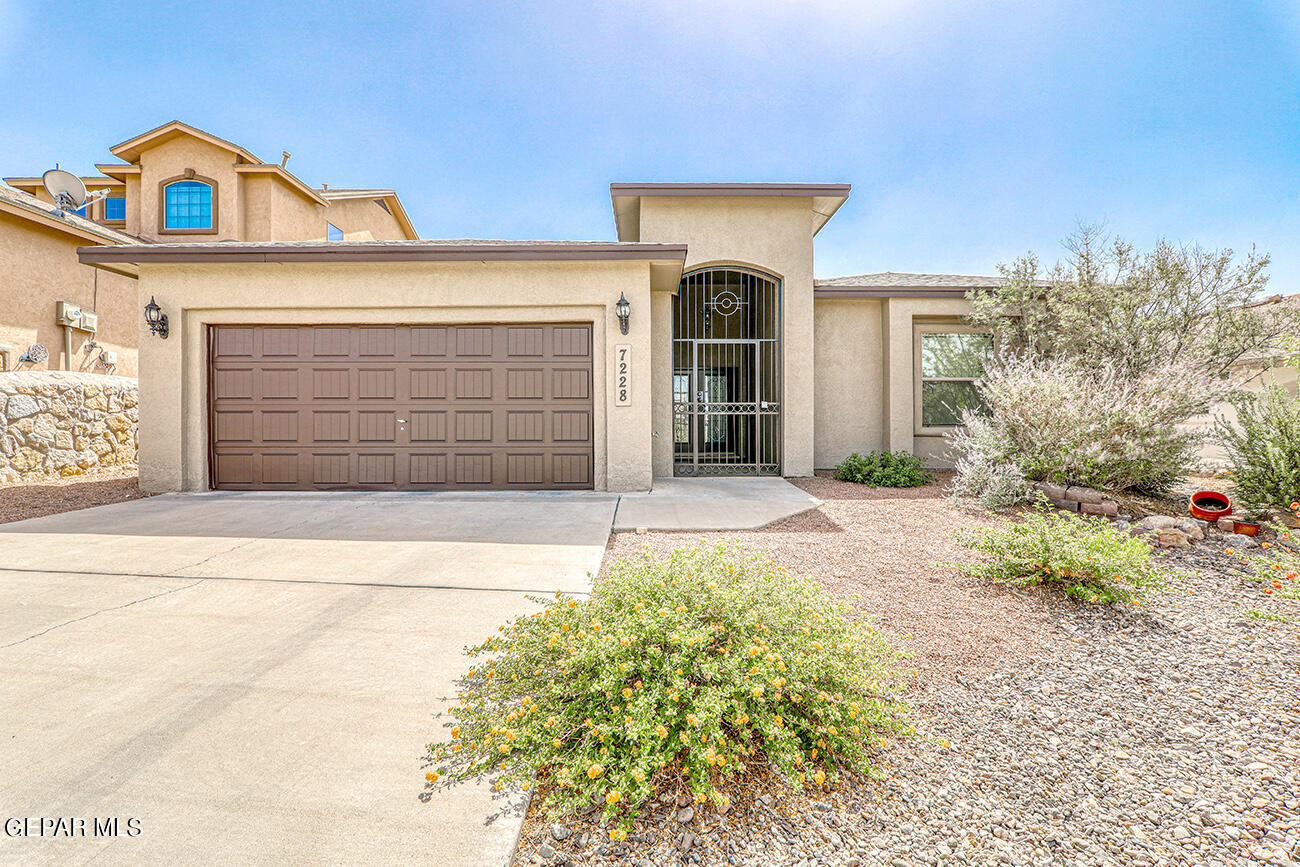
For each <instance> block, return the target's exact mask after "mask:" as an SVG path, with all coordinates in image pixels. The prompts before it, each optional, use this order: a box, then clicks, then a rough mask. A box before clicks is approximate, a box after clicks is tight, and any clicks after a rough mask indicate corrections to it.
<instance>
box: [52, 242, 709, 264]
mask: <svg viewBox="0 0 1300 867" xmlns="http://www.w3.org/2000/svg"><path fill="white" fill-rule="evenodd" d="M77 257H78V259H79V260H80V261H81V262H82V263H84V264H87V265H95V266H98V267H104V266H108V265H123V264H128V263H129V264H134V265H145V264H164V263H167V264H170V263H181V262H184V263H243V262H283V263H295V262H296V263H314V262H580V261H618V260H623V261H629V260H630V261H646V262H651V263H655V262H668V263H674V264H677V265H679V266H680V264H682V263H684V262H685V260H686V247H685V245H682V244H637V245H628V244H607V243H593V244H563V245H560V244H557V245H554V246H547V245H541V244H513V245H512V244H500V245H491V246H485V245H476V244H464V245H450V244H438V245H434V244H429V245H420V244H413V245H403V246H393V245H391V244H384V243H382V242H381V243H378V244H374V245H368V244H366V243H364V242H361V243H357V244H339V243H337V242H335V243H328V242H326V243H312V244H295V245H292V246H290V245H286V246H284V247H274V246H266V245H262V246H255V245H241V244H225V243H219V244H195V245H168V244H135V245H124V246H115V247H81V248H78V250H77Z"/></svg>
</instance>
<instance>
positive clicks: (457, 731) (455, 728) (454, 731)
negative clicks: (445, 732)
mask: <svg viewBox="0 0 1300 867" xmlns="http://www.w3.org/2000/svg"><path fill="white" fill-rule="evenodd" d="M451 736H452V737H453V738H458V737H460V726H452V727H451Z"/></svg>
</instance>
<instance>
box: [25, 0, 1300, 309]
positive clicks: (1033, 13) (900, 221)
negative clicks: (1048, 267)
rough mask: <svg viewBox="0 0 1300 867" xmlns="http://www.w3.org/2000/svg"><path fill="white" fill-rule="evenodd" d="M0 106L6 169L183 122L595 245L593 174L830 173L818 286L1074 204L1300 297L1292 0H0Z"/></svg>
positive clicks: (429, 223)
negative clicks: (1238, 253) (1228, 257)
mask: <svg viewBox="0 0 1300 867" xmlns="http://www.w3.org/2000/svg"><path fill="white" fill-rule="evenodd" d="M864 7H865V8H864ZM0 94H3V99H2V101H0V105H3V110H2V111H0V156H3V160H0V173H2V174H4V175H28V174H39V173H40V172H41V171H42V170H43V169H45V168H48V167H50V166H51V165H52V164H53V163H54V162H55V161H56V160H57V161H60V162H61V163H62V164H63V165H64V167H65V168H70V169H73V170H80V171H87V172H88V171H90V170H91V166H92V163H94V162H96V161H98V162H105V161H109V159H110V157H109V154H108V152H107V149H108V147H109V146H110V145H112V144H115V143H117V142H119V141H122V140H123V139H126V138H128V137H130V136H132V135H134V134H136V133H138V132H142V131H144V130H146V129H149V128H151V127H154V126H157V125H158V124H160V123H163V122H165V121H167V120H171V119H173V118H179V119H181V120H185V121H187V122H189V123H192V124H195V125H197V126H200V127H202V128H204V129H207V130H209V131H210V132H212V133H215V134H217V135H220V136H222V137H224V138H228V139H232V140H234V141H236V142H239V143H240V144H243V145H244V146H245V147H247V148H249V149H250V150H252V151H253V152H254V153H256V154H258V155H259V156H261V157H263V158H264V159H267V160H275V159H278V156H279V153H280V151H281V150H289V151H292V152H293V154H294V156H293V160H292V162H291V164H290V168H291V169H292V170H293V171H294V172H295V173H297V174H298V175H299V176H300V177H301V178H303V179H304V180H305V181H307V182H308V183H311V184H313V185H319V184H320V183H321V182H325V183H329V184H330V185H331V186H336V187H347V186H385V187H388V186H391V187H395V188H396V189H397V190H398V191H399V193H400V194H401V196H402V199H403V201H404V203H405V204H406V207H407V209H408V210H409V211H410V213H411V216H412V218H413V219H414V221H415V224H416V227H417V228H418V229H419V230H420V232H421V234H423V235H424V236H426V237H433V238H442V237H487V238H578V239H588V238H594V239H602V238H612V237H613V234H614V228H613V219H612V217H611V215H610V205H609V195H608V186H607V185H608V183H609V182H610V181H613V180H621V181H666V180H680V181H723V180H728V181H848V182H851V183H852V184H853V185H854V190H853V195H852V197H851V198H850V199H849V201H848V203H846V204H845V206H844V208H843V209H841V211H840V213H839V214H838V215H837V216H836V218H835V219H834V220H832V221H831V223H830V224H829V225H828V226H827V227H826V228H825V229H824V230H823V231H822V233H821V234H820V235H819V236H818V242H817V243H818V247H817V272H818V276H823V277H830V276H837V275H842V274H852V273H860V272H867V271H883V270H897V271H945V272H958V273H992V272H993V269H994V268H995V266H996V264H997V263H998V262H1000V261H1009V260H1010V259H1011V258H1013V257H1015V256H1016V255H1019V254H1021V253H1023V252H1024V251H1026V250H1030V249H1033V250H1036V251H1038V252H1039V253H1040V254H1041V255H1042V256H1043V258H1045V259H1047V260H1055V259H1056V258H1058V257H1059V255H1060V253H1061V250H1060V246H1059V242H1060V239H1061V238H1062V237H1064V236H1065V235H1067V234H1068V233H1069V232H1070V231H1071V230H1072V229H1073V227H1074V226H1075V224H1076V222H1078V221H1080V220H1083V221H1105V222H1106V224H1107V226H1108V227H1109V229H1110V230H1111V231H1112V232H1114V233H1116V234H1120V235H1123V236H1125V237H1127V238H1129V239H1130V240H1133V241H1135V242H1136V243H1138V244H1139V245H1141V246H1147V245H1149V244H1150V243H1151V242H1152V241H1154V240H1155V239H1156V238H1157V237H1160V236H1164V237H1167V238H1169V239H1170V240H1174V241H1199V242H1201V243H1203V244H1205V245H1208V246H1213V247H1232V248H1234V249H1237V250H1245V249H1247V248H1248V247H1249V246H1250V245H1251V244H1252V243H1253V244H1255V245H1256V246H1257V247H1258V248H1259V249H1260V250H1261V251H1265V252H1269V253H1271V254H1272V256H1273V263H1274V265H1273V269H1272V271H1273V275H1274V282H1273V286H1274V289H1275V290H1277V291H1283V292H1294V291H1300V244H1298V243H1297V242H1298V241H1300V3H1296V2H1290V3H1272V2H1260V3H1232V2H1204V0H1182V2H1168V3H1161V2H1150V3H1143V2H1110V0H1092V2H1057V3H1053V2H1043V0H1038V2H1012V0H988V2H970V0H910V2H909V0H874V2H866V0H857V2H841V0H805V2H800V3H792V2H771V3H758V2H742V0H730V2H712V0H680V2H679V0H640V2H620V0H600V2H585V0H584V2H564V3H559V2H556V3H530V2H505V3H497V2H454V3H440V2H414V3H408V2H400V0H399V2H391V0H385V2H369V3H356V4H342V3H328V2H325V3H312V4H283V5H282V6H276V5H274V4H266V3H262V2H258V3H242V2H222V3H198V4H180V3H175V2H128V3H120V2H111V3H109V2H104V3H67V2H64V3H32V2H22V0H0Z"/></svg>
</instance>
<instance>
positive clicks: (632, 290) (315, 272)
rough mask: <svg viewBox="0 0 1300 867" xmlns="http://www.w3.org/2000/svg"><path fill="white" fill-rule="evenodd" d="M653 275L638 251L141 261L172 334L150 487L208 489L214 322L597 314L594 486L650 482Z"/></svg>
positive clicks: (164, 361)
mask: <svg viewBox="0 0 1300 867" xmlns="http://www.w3.org/2000/svg"><path fill="white" fill-rule="evenodd" d="M652 282H653V281H652V267H651V264H650V263H649V262H647V261H630V260H629V261H586V262H584V261H568V262H511V261H505V262H491V261H489V262H393V263H385V264H382V265H381V264H371V263H340V264H330V263H311V264H301V265H296V264H295V265H285V264H236V265H222V264H202V265H200V264H175V265H148V264H145V265H142V266H141V268H140V296H141V297H142V298H147V297H150V296H152V297H155V298H156V299H157V301H158V303H159V305H160V306H161V307H162V308H163V309H164V310H166V311H167V312H168V315H169V317H170V320H171V325H172V333H171V335H170V336H169V338H168V339H166V340H160V339H158V338H156V337H151V336H150V335H149V334H148V330H147V329H144V328H142V330H141V333H140V341H141V353H140V364H141V371H140V381H141V396H140V442H141V449H140V484H141V486H142V487H143V488H144V489H145V490H149V491H177V490H204V489H206V488H207V487H208V465H207V460H208V457H207V454H208V405H207V400H208V398H207V395H208V391H207V376H208V364H207V357H208V356H207V326H208V325H216V324H223V323H229V324H233V323H239V324H248V323H272V322H273V323H276V324H312V325H325V324H334V323H339V324H343V323H346V324H368V323H394V322H400V323H402V324H441V325H446V324H462V323H493V324H503V323H524V322H527V323H539V322H540V323H550V322H555V323H571V322H583V323H586V322H589V323H591V324H592V336H593V377H594V380H595V382H596V384H597V387H596V389H595V401H594V416H595V417H594V445H595V488H596V490H607V491H634V490H647V489H649V487H650V484H651V477H652V457H651V456H652V433H651V393H652V392H651V386H650V383H651V358H652V353H651V318H650V316H649V315H648V312H649V311H650V310H651V309H652V307H653V305H654V302H653V301H652V299H651V292H652ZM673 285H674V283H673V282H669V283H667V284H664V287H666V288H668V289H671V287H672V286H673ZM656 294H658V293H656ZM620 295H622V296H624V297H626V298H627V299H628V301H629V303H630V304H631V305H632V308H633V309H634V310H636V311H637V312H638V314H639V315H634V316H632V317H631V319H630V322H629V333H628V334H626V335H624V334H621V333H620V331H619V324H618V320H617V317H616V315H615V313H614V305H615V303H616V302H617V301H618V299H619V297H620ZM620 344H627V345H630V346H631V347H632V377H633V385H632V391H631V403H630V405H629V406H615V405H614V401H613V398H612V395H613V394H614V387H613V376H614V366H615V365H614V352H615V347H616V346H618V345H620Z"/></svg>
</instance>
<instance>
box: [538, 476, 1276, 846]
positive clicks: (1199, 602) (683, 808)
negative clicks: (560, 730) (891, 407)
mask: <svg viewBox="0 0 1300 867" xmlns="http://www.w3.org/2000/svg"><path fill="white" fill-rule="evenodd" d="M942 484H943V480H941V482H940V484H939V485H929V486H925V487H922V488H915V489H909V490H900V491H882V490H872V489H863V488H859V487H856V486H852V485H848V484H846V483H840V482H836V481H834V480H832V479H826V478H817V479H808V480H801V482H800V486H801V487H804V488H805V489H806V490H808V491H809V492H810V493H812V494H813V495H814V496H817V497H819V498H821V499H823V500H825V501H826V505H824V506H823V507H822V508H821V509H819V510H816V511H814V512H809V513H806V514H804V515H800V516H797V517H795V518H792V519H789V520H787V521H784V522H781V523H779V524H776V525H773V526H771V527H768V528H764V529H763V530H759V531H755V532H752V533H727V534H720V533H719V534H703V535H701V534H659V533H651V534H646V535H635V534H621V535H618V536H615V537H613V538H612V539H611V541H610V545H609V549H608V551H607V562H608V561H609V559H612V558H614V557H619V556H626V555H628V554H632V553H635V552H636V550H637V549H638V548H640V547H641V546H642V545H649V546H650V548H651V549H652V550H654V551H656V552H667V551H670V550H672V549H673V548H674V547H679V546H682V545H691V544H695V543H696V542H698V541H699V540H701V539H703V540H705V541H706V542H708V543H710V544H711V543H715V542H718V541H723V540H732V541H736V542H738V543H740V544H742V545H743V546H744V547H745V548H747V549H751V550H760V551H768V552H770V553H771V554H772V556H773V557H774V558H775V559H776V561H777V562H778V563H780V564H781V565H784V566H786V568H788V569H790V570H792V571H800V572H805V573H808V574H812V575H816V576H819V577H821V578H822V579H823V580H824V581H825V583H826V585H827V587H828V590H829V591H830V592H833V593H836V594H841V595H844V596H847V597H850V598H855V601H856V604H858V605H860V606H861V608H862V609H863V610H864V611H866V612H868V613H869V614H870V615H871V616H873V617H874V618H875V622H876V624H877V625H878V626H880V627H882V628H884V629H885V630H886V631H887V632H888V634H889V635H890V636H891V639H892V640H894V641H895V643H896V644H897V646H899V647H900V648H902V649H905V650H907V651H909V652H910V653H911V654H912V658H911V664H912V665H914V666H915V669H916V676H915V679H914V681H913V685H912V687H911V689H910V690H909V693H908V696H907V698H908V700H909V701H910V703H911V705H912V707H913V708H914V721H915V723H916V725H917V728H918V730H919V733H918V734H917V735H916V736H914V737H911V738H905V739H900V740H896V741H894V742H893V743H891V745H890V746H889V747H888V748H887V749H885V750H884V751H883V752H882V753H881V755H880V756H879V763H880V767H881V770H882V771H883V772H884V777H883V779H852V780H844V781H843V782H842V784H841V785H840V786H839V787H838V788H837V789H836V790H835V791H834V792H832V793H830V794H829V795H827V796H825V797H822V798H820V799H812V798H809V797H807V796H805V795H802V794H799V793H795V792H791V791H789V790H788V789H786V788H785V787H784V786H783V785H781V784H780V783H779V782H778V781H775V780H757V781H749V782H748V783H747V789H748V791H747V793H746V794H745V796H744V797H741V798H737V799H735V800H734V801H733V804H734V806H733V809H732V810H731V811H730V812H729V813H728V814H727V815H724V816H719V815H718V814H717V813H716V812H699V811H696V810H694V809H692V808H690V807H689V806H687V805H685V804H682V803H679V802H678V801H677V800H674V799H673V797H672V795H668V796H665V797H666V800H664V801H663V802H661V803H659V804H657V805H656V807H655V809H654V810H653V811H651V816H650V818H649V819H648V820H646V821H643V822H641V823H640V824H639V825H638V827H637V829H636V831H635V832H634V833H633V834H632V836H630V837H629V839H628V840H627V841H626V842H625V843H622V844H611V843H610V842H609V839H608V836H607V833H606V831H605V829H602V828H600V827H599V826H597V825H596V824H595V823H594V816H592V817H570V818H568V819H565V820H563V823H562V824H559V825H555V824H554V823H553V822H552V821H551V820H549V819H547V817H546V816H545V815H543V814H542V813H541V812H540V811H539V810H536V809H534V810H532V811H530V814H529V816H528V820H527V822H526V824H525V827H524V832H523V835H522V837H521V841H520V846H519V849H518V852H517V855H516V863H517V864H562V863H572V864H632V865H636V867H648V865H660V864H680V863H683V862H686V863H700V864H734V865H786V864H788V865H795V864H798V865H803V864H807V865H813V864H827V865H849V867H854V865H875V864H882V865H891V867H900V865H920V864H1016V865H1018V864H1025V865H1057V864H1060V865H1080V867H1082V865H1101V864H1114V865H1129V864H1171V865H1184V864H1186V865H1192V864H1210V865H1237V864H1275V865H1292V864H1297V863H1300V604H1296V603H1294V602H1286V601H1283V600H1277V599H1273V598H1270V597H1266V596H1265V595H1264V594H1263V592H1262V590H1261V589H1260V585H1258V584H1257V583H1254V582H1251V581H1249V580H1247V579H1245V578H1244V577H1243V575H1242V573H1241V571H1240V563H1239V561H1238V560H1236V559H1235V558H1232V557H1228V556H1225V555H1221V554H1216V553H1214V552H1206V551H1203V550H1202V551H1197V550H1192V551H1185V550H1173V551H1169V552H1163V553H1162V554H1161V556H1162V557H1163V558H1165V562H1166V565H1167V566H1168V568H1169V569H1170V574H1171V575H1173V576H1174V577H1175V580H1176V584H1175V589H1174V591H1173V592H1170V593H1168V594H1165V595H1163V596H1161V597H1159V598H1157V599H1155V600H1153V601H1152V603H1151V604H1150V605H1149V606H1147V607H1145V608H1142V609H1133V610H1127V611H1116V610H1113V609H1098V608H1095V607H1089V606H1084V605H1081V604H1077V603H1074V602H1071V601H1069V600H1066V599H1064V598H1062V597H1060V596H1058V595H1057V594H1054V593H1052V592H1050V591H1041V590H1036V591H1033V592H1022V591H1016V592H1012V591H1010V590H1007V589H1004V588H1001V587H994V586H989V585H987V584H984V583H981V582H978V581H975V580H973V579H967V578H963V577H961V576H959V575H958V574H957V572H956V570H955V569H953V568H951V567H948V566H944V565H939V564H942V563H945V562H956V561H959V560H964V559H966V558H967V557H968V556H969V555H968V553H967V552H966V551H965V549H963V548H961V547H960V546H959V545H958V544H957V543H956V542H955V541H954V540H953V539H952V538H951V533H950V530H951V529H952V528H953V527H956V526H960V525H964V524H966V525H968V524H976V523H980V522H985V521H989V520H991V519H989V518H988V517H986V516H982V515H979V514H977V513H970V512H963V511H960V510H957V509H955V508H954V507H953V506H952V505H951V504H950V503H949V502H948V501H947V500H945V499H944V498H943V497H942V491H941V486H942Z"/></svg>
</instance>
